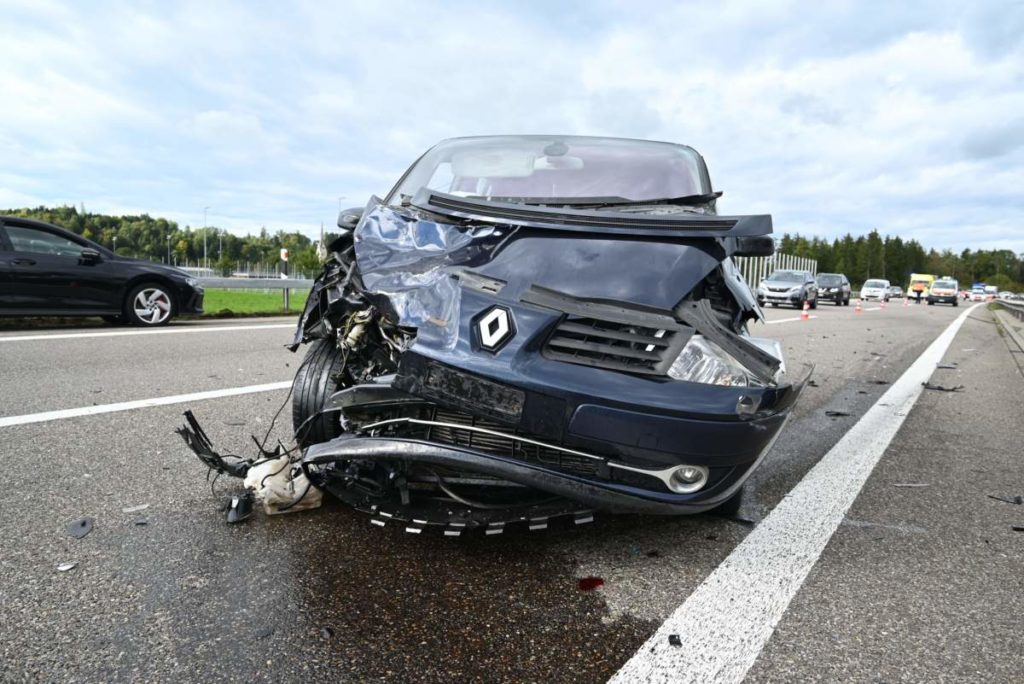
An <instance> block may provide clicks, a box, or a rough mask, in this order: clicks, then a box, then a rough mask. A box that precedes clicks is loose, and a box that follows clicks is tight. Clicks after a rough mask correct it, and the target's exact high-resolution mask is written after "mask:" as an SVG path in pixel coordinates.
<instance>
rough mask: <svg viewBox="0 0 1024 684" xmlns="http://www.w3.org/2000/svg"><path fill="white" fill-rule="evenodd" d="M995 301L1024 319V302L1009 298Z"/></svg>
mask: <svg viewBox="0 0 1024 684" xmlns="http://www.w3.org/2000/svg"><path fill="white" fill-rule="evenodd" d="M995 302H996V304H998V305H999V306H1001V307H1003V308H1004V309H1006V311H1007V312H1008V313H1010V314H1013V315H1014V316H1015V317H1017V318H1019V319H1020V320H1022V321H1024V302H1021V301H1017V300H1007V299H996V300H995Z"/></svg>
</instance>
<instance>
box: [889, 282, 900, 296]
mask: <svg viewBox="0 0 1024 684" xmlns="http://www.w3.org/2000/svg"><path fill="white" fill-rule="evenodd" d="M889 298H890V299H903V288H902V287H900V286H899V285H890V286H889Z"/></svg>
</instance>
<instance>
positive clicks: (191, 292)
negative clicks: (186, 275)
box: [178, 285, 205, 314]
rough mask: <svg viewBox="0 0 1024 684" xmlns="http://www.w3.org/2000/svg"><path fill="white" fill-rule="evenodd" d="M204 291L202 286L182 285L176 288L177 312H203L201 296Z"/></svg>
mask: <svg viewBox="0 0 1024 684" xmlns="http://www.w3.org/2000/svg"><path fill="white" fill-rule="evenodd" d="M204 294H205V292H204V290H203V288H202V287H192V286H190V285H182V286H180V287H179V288H178V302H179V313H183V314H201V313H203V296H204Z"/></svg>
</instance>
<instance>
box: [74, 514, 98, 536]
mask: <svg viewBox="0 0 1024 684" xmlns="http://www.w3.org/2000/svg"><path fill="white" fill-rule="evenodd" d="M94 522H96V521H95V520H93V519H92V518H79V519H78V520H72V521H71V522H69V523H68V534H70V535H71V536H72V537H74V538H75V539H81V538H82V537H84V536H85V535H87V534H89V533H90V532H92V524H93V523H94Z"/></svg>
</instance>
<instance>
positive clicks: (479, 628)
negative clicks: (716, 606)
mask: <svg viewBox="0 0 1024 684" xmlns="http://www.w3.org/2000/svg"><path fill="white" fill-rule="evenodd" d="M342 517H344V518H345V519H346V520H345V522H344V523H340V521H339V523H340V524H339V527H338V528H337V532H338V534H337V535H335V536H334V538H333V540H332V543H328V544H326V545H324V546H322V547H319V548H317V549H316V550H315V552H314V553H313V554H312V555H305V554H304V553H303V554H300V555H298V556H296V557H295V558H294V562H293V564H292V571H293V575H294V582H295V585H296V586H298V587H301V592H302V601H303V604H304V607H305V610H306V611H308V612H309V613H310V614H311V616H312V618H313V620H314V621H315V622H317V623H319V624H330V625H331V626H332V628H333V630H334V639H333V640H332V647H331V653H332V656H331V657H332V658H335V659H336V660H337V662H339V663H345V664H347V667H345V670H346V671H347V672H349V673H351V674H352V675H353V676H354V677H356V678H357V679H361V680H364V681H365V680H367V679H371V680H378V679H379V680H385V681H427V682H431V681H438V682H442V681H465V682H468V681H487V682H498V681H544V682H561V681H565V682H600V681H605V680H607V679H608V677H610V676H611V675H612V674H613V673H614V672H615V671H616V670H617V669H618V667H619V666H620V665H621V664H622V663H623V662H624V661H625V660H627V659H628V658H629V656H630V655H632V653H634V652H635V651H636V649H637V648H639V647H640V646H641V645H642V644H643V642H644V641H645V639H646V638H647V636H648V635H649V634H650V633H651V632H652V631H653V630H654V629H655V628H656V625H654V624H652V623H649V622H645V621H640V620H635V619H630V618H619V619H617V620H616V621H615V622H614V623H611V624H604V622H603V621H602V618H603V617H605V616H606V615H607V614H608V611H607V608H606V606H605V604H604V601H603V599H602V598H601V595H600V592H598V591H593V590H594V589H596V588H598V587H599V586H601V585H602V584H604V580H603V579H601V578H599V577H585V578H583V579H579V580H577V579H576V578H575V577H574V564H573V563H572V561H571V559H570V558H567V557H565V556H564V554H563V553H561V552H555V551H553V550H552V549H551V548H550V547H551V544H552V542H553V541H554V540H555V539H557V538H558V537H559V536H560V535H563V536H562V537H561V538H562V539H563V540H564V535H567V534H574V535H580V534H587V533H596V534H601V533H602V531H601V530H600V529H591V530H587V531H584V530H581V529H568V530H549V531H548V532H545V533H541V534H537V533H529V532H525V531H524V532H522V533H517V532H513V531H510V532H506V533H505V535H502V536H503V537H504V538H495V537H472V538H465V539H458V540H452V539H445V538H441V537H433V536H430V537H428V536H415V537H414V536H412V535H409V534H406V533H404V532H402V531H401V530H399V529H397V528H395V529H383V530H382V529H378V528H375V527H371V526H370V525H369V524H365V523H366V522H367V521H365V520H364V519H362V518H361V517H360V516H359V515H358V514H352V513H350V512H348V511H346V512H345V514H344V515H343V516H342ZM608 532H609V533H614V532H612V531H610V530H609V531H608ZM577 589H579V590H582V591H579V590H577Z"/></svg>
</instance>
